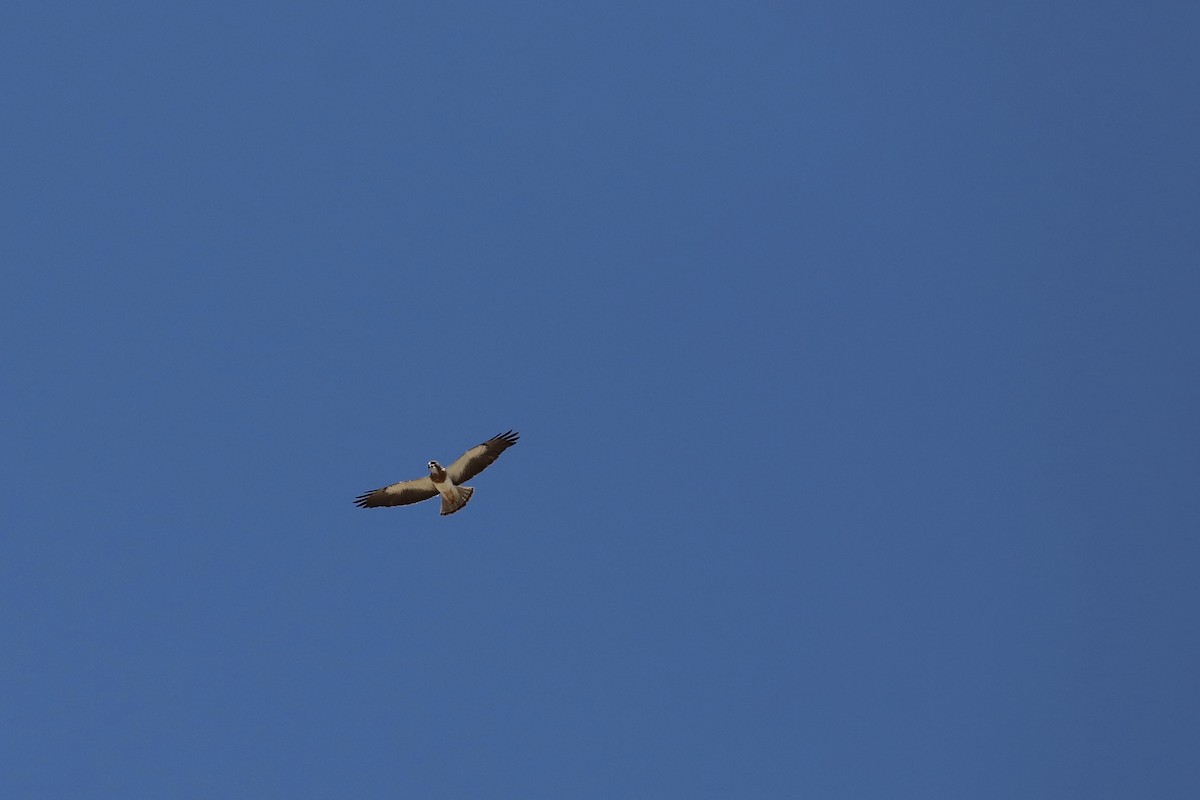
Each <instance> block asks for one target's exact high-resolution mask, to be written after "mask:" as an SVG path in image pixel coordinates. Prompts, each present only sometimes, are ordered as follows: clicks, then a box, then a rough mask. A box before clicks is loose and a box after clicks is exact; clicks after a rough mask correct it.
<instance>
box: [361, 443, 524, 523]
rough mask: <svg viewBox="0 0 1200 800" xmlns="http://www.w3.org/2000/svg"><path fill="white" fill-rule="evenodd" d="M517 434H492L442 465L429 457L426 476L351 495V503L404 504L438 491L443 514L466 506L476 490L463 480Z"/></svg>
mask: <svg viewBox="0 0 1200 800" xmlns="http://www.w3.org/2000/svg"><path fill="white" fill-rule="evenodd" d="M518 436H519V434H517V433H514V432H513V431H509V432H508V433H501V434H498V435H496V436H493V437H492V438H490V439H488V440H487V441H486V442H484V443H483V444H479V445H475V446H474V447H472V448H471V449H470V450H468V451H467V452H465V453H463V454H462V455H461V456H459V457H458V458H456V459H455V460H454V463H453V464H451V465H450V466H448V467H445V468H443V467H442V465H441V464H439V463H438V462H436V461H430V462H429V475H428V476H426V477H424V478H416V479H414V480H411V481H400V483H393V484H392V485H391V486H385V487H383V488H382V489H375V490H374V491H370V492H364V493H363V494H360V495H359V496H358V497H356V498H355V499H354V505H356V506H358V507H359V508H381V507H383V506H406V505H408V504H410V503H419V502H421V501H422V500H428V499H429V498H431V497H436V496H438V495H439V494H440V495H441V496H442V516H445V515H447V514H453V513H454V512H455V511H458V510H459V509H460V508H462V507H463V506H465V505H466V504H467V501H468V500H470V499H471V495H472V494H474V492H475V490H474V489H473V488H472V487H470V486H463V485H462V484H464V483H466V482H467V481H469V480H470V479H471V478H474V477H475V476H476V475H478V474H479V473H481V472H483V471H484V470H485V469H487V468H488V467H490V466H491V465H492V464H493V463H494V462H495V461H496V459H497V458H499V457H500V454H501V453H503V452H504V451H505V450H507V449H508V448H510V447H512V446H513V445H514V444H516V443H517V438H518Z"/></svg>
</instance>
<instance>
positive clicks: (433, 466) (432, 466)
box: [429, 461, 442, 472]
mask: <svg viewBox="0 0 1200 800" xmlns="http://www.w3.org/2000/svg"><path fill="white" fill-rule="evenodd" d="M429 471H430V472H441V471H442V465H441V464H439V463H437V462H436V461H430V462H429Z"/></svg>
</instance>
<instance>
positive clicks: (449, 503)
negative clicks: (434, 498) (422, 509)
mask: <svg viewBox="0 0 1200 800" xmlns="http://www.w3.org/2000/svg"><path fill="white" fill-rule="evenodd" d="M474 493H475V490H474V489H473V488H471V487H470V486H459V487H458V502H457V503H456V502H454V501H453V500H451V499H450V498H448V497H446V495H442V516H443V517H444V516H446V515H447V514H453V513H454V512H455V511H458V510H459V509H460V508H462V507H463V506H465V505H466V504H467V501H468V500H470V499H471V495H473V494H474Z"/></svg>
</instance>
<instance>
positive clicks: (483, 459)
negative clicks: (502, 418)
mask: <svg viewBox="0 0 1200 800" xmlns="http://www.w3.org/2000/svg"><path fill="white" fill-rule="evenodd" d="M519 435H520V434H517V433H513V432H512V431H509V432H508V433H501V434H499V435H498V436H493V437H492V438H490V439H488V440H487V441H486V442H484V443H483V444H479V445H475V446H474V447H472V448H471V449H470V450H468V451H467V452H465V453H463V454H462V455H461V456H459V457H458V458H457V459H456V460H455V461H454V463H453V464H451V465H450V466H448V467H446V474H448V475H449V476H450V480H452V481H454V484H455V485H456V486H457V485H458V484H460V483H466V482H467V481H469V480H471V478H474V477H475V476H476V475H478V474H479V473H481V472H483V471H484V470H485V469H487V468H488V467H490V466H491V465H492V463H493V462H494V461H495V460H496V459H497V458H499V457H500V454H501V453H503V452H504V451H505V450H507V449H508V448H510V447H512V446H513V445H514V444H516V443H517V438H518V437H519Z"/></svg>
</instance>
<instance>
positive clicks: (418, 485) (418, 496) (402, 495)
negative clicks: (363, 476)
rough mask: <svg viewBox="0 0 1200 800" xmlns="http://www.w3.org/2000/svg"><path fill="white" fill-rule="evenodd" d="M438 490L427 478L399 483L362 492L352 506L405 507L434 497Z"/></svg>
mask: <svg viewBox="0 0 1200 800" xmlns="http://www.w3.org/2000/svg"><path fill="white" fill-rule="evenodd" d="M437 493H438V490H437V489H436V488H435V487H434V485H433V480H432V479H431V478H429V477H428V476H426V477H424V478H417V479H416V480H414V481H400V483H393V484H392V485H391V486H385V487H383V488H382V489H376V490H374V491H372V492H364V493H363V494H360V495H359V496H358V497H356V498H354V505H356V506H358V507H359V508H380V507H382V506H406V505H408V504H409V503H419V502H421V501H422V500H428V499H429V498H431V497H434V496H436V495H437Z"/></svg>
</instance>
